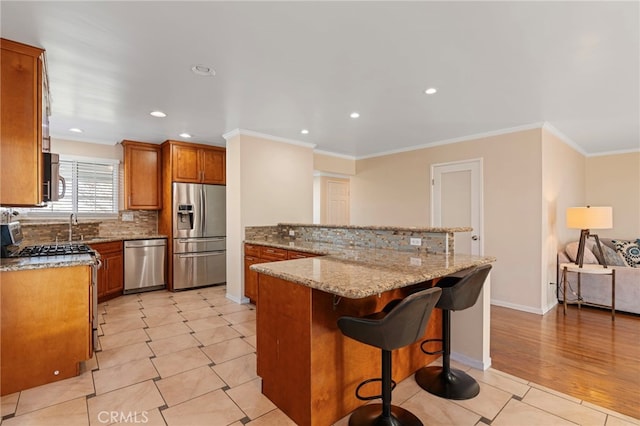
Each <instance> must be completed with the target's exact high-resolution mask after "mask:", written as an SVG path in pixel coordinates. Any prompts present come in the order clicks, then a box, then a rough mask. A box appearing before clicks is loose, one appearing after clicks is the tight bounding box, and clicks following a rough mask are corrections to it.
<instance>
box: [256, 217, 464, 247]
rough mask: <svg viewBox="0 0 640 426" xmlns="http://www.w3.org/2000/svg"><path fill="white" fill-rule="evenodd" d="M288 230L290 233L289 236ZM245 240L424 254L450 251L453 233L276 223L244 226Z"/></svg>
mask: <svg viewBox="0 0 640 426" xmlns="http://www.w3.org/2000/svg"><path fill="white" fill-rule="evenodd" d="M290 231H293V233H294V235H293V236H291V235H289V234H290ZM411 238H421V240H422V241H421V243H422V244H421V246H420V247H417V246H412V245H411V243H410V241H411V240H410V239H411ZM245 240H253V241H260V240H266V241H270V240H271V241H274V240H279V241H313V242H323V243H330V244H338V245H345V246H355V247H367V248H383V249H392V250H400V251H415V250H418V251H421V252H428V253H446V252H449V253H453V249H454V247H453V232H450V231H448V230H446V231H445V230H444V229H436V228H434V230H433V231H432V230H430V231H424V230H422V229H420V230H411V229H408V228H394V227H370V228H368V227H359V226H358V227H355V226H354V227H350V226H345V227H336V226H322V225H302V224H278V225H276V226H247V227H246V228H245Z"/></svg>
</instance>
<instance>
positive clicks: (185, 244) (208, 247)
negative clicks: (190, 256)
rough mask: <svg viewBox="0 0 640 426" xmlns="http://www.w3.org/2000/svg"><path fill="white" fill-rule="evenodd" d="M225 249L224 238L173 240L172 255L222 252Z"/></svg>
mask: <svg viewBox="0 0 640 426" xmlns="http://www.w3.org/2000/svg"><path fill="white" fill-rule="evenodd" d="M226 249H227V239H226V238H225V237H209V238H174V239H173V252H174V253H195V252H203V251H207V252H209V251H224V250H226Z"/></svg>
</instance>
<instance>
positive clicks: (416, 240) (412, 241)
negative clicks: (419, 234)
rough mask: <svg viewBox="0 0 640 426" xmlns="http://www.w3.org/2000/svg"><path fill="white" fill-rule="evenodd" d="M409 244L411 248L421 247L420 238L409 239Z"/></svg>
mask: <svg viewBox="0 0 640 426" xmlns="http://www.w3.org/2000/svg"><path fill="white" fill-rule="evenodd" d="M409 244H411V245H412V246H421V245H422V238H411V239H410V240H409Z"/></svg>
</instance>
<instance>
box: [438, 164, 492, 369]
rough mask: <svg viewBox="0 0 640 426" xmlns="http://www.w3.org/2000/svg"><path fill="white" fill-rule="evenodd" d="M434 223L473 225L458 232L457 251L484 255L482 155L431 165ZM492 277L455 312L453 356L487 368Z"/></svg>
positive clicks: (452, 329) (488, 362)
mask: <svg viewBox="0 0 640 426" xmlns="http://www.w3.org/2000/svg"><path fill="white" fill-rule="evenodd" d="M431 184H432V186H431V188H432V192H431V224H432V225H433V226H444V227H460V226H470V227H471V228H472V229H473V230H472V231H471V232H459V233H456V234H455V240H454V252H455V253H462V254H472V255H477V256H481V255H482V254H483V253H484V245H483V243H482V237H483V232H482V208H483V207H482V159H474V160H468V161H461V162H455V163H446V164H434V165H433V166H432V167H431ZM489 295H490V287H489V280H488V279H487V282H486V283H485V284H484V287H483V289H482V293H481V295H480V298H479V300H478V303H476V304H475V306H473V307H471V308H469V309H465V310H463V311H457V312H453V313H452V315H451V348H452V351H451V358H452V359H454V360H456V361H459V362H462V363H464V364H467V365H470V366H472V367H475V368H478V369H481V370H485V369H487V368H489V367H490V366H491V357H490V353H489V342H490V327H489V325H490V315H489V313H490V312H489V311H490V308H491V307H490V297H489Z"/></svg>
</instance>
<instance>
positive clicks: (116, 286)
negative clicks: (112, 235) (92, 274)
mask: <svg viewBox="0 0 640 426" xmlns="http://www.w3.org/2000/svg"><path fill="white" fill-rule="evenodd" d="M91 248H93V249H94V250H95V251H97V252H98V253H100V261H101V262H102V266H101V267H100V269H98V303H102V302H104V301H106V300H109V299H113V298H114V297H118V296H121V295H122V292H123V291H124V252H123V246H122V241H111V242H108V243H98V244H92V245H91Z"/></svg>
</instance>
